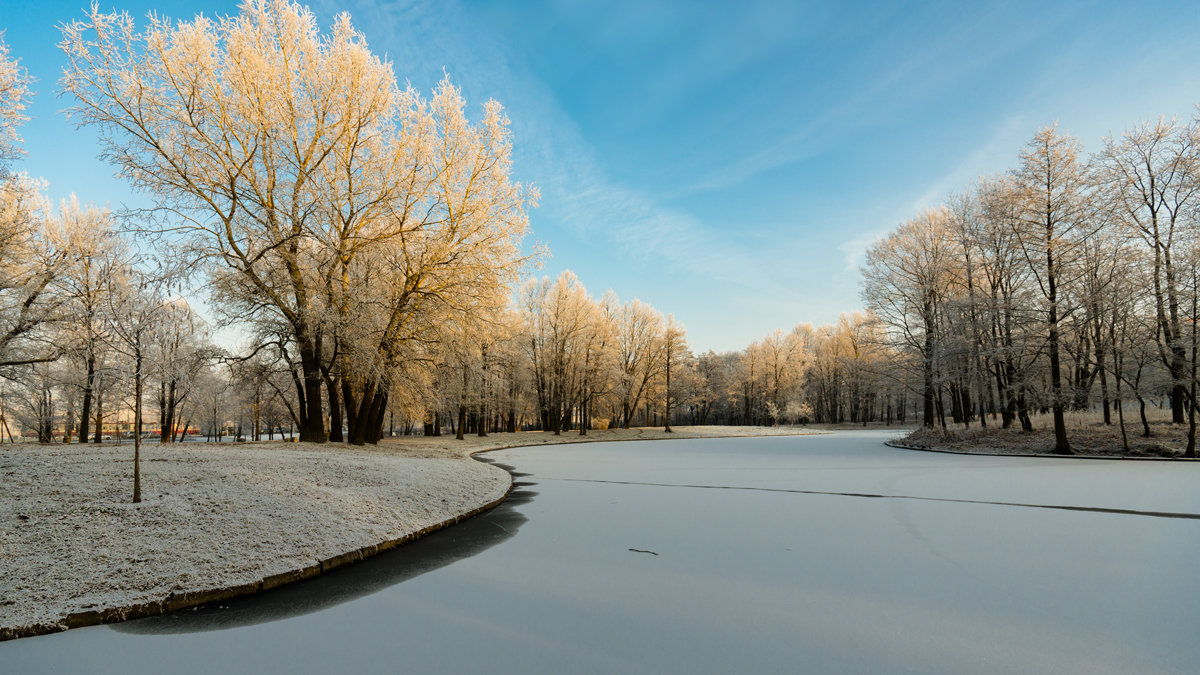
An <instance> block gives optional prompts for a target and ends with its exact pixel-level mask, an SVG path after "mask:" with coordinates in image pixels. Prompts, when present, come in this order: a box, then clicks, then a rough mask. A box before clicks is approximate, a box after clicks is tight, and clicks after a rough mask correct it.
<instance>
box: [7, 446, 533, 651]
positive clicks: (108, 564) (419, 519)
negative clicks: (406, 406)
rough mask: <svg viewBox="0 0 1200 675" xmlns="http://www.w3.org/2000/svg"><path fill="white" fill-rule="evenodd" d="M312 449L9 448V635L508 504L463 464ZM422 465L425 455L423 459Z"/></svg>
mask: <svg viewBox="0 0 1200 675" xmlns="http://www.w3.org/2000/svg"><path fill="white" fill-rule="evenodd" d="M391 447H394V446H387V445H385V446H384V448H385V450H384V451H379V450H376V451H374V452H372V451H365V450H355V449H348V448H346V447H342V446H334V445H326V446H321V447H317V446H308V445H307V444H289V445H285V444H278V443H277V444H241V445H225V444H214V445H212V446H208V445H205V444H200V443H188V444H179V445H166V446H164V445H159V444H146V445H144V446H143V450H142V465H141V466H142V468H141V473H142V501H141V503H139V504H133V503H130V502H131V498H132V491H133V446H132V445H129V444H125V445H119V446H118V445H114V444H103V445H99V446H97V445H70V446H62V445H49V446H36V445H17V446H5V447H3V449H0V486H2V492H3V495H2V496H0V523H2V524H3V525H2V526H0V627H8V628H17V627H23V626H31V625H48V626H54V625H56V624H60V623H61V622H62V621H63V620H64V618H65V617H66V616H67V615H69V614H72V613H75V612H81V611H86V610H103V609H106V608H113V607H127V606H132V605H137V604H141V603H146V602H155V601H161V600H163V599H165V598H167V597H168V596H170V595H172V594H179V593H182V592H184V591H200V590H208V589H218V588H228V587H232V586H238V585H241V584H247V583H256V582H257V581H259V580H261V579H263V578H264V577H267V576H270V575H274V574H279V573H283V572H289V571H293V570H298V569H302V568H305V567H309V566H312V565H315V564H317V563H318V562H319V561H321V560H324V559H327V558H331V557H333V556H336V555H341V554H343V553H346V552H348V551H353V550H355V549H358V548H362V547H365V546H371V545H375V544H378V543H380V542H383V541H387V540H392V539H398V538H401V537H404V536H406V535H408V534H410V533H413V532H416V531H418V530H421V529H423V528H426V527H430V526H432V525H435V524H438V523H441V522H444V521H446V520H449V519H453V518H454V517H456V516H458V515H460V514H462V513H465V512H469V511H471V510H473V509H477V508H480V507H482V506H485V505H487V504H489V503H491V502H494V501H496V500H497V499H499V498H501V497H502V496H503V495H504V493H505V492H506V491H507V490H508V487H509V485H510V482H511V480H510V478H509V476H508V474H507V473H506V472H504V471H503V470H501V469H499V468H497V467H494V466H489V465H486V464H483V463H481V462H476V461H474V460H472V459H469V458H468V457H466V455H465V453H463V452H451V451H440V452H438V451H434V450H431V449H428V448H422V452H418V453H405V452H403V451H399V452H395V453H390V452H388V451H387V450H386V448H391ZM414 454H415V455H416V456H412V455H414Z"/></svg>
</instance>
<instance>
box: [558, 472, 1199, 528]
mask: <svg viewBox="0 0 1200 675" xmlns="http://www.w3.org/2000/svg"><path fill="white" fill-rule="evenodd" d="M541 480H561V481H567V482H571V483H606V484H610V485H644V486H647V487H676V488H697V489H701V490H750V491H754V492H786V493H791V494H798V495H827V496H832V497H859V498H861V499H906V500H910V501H917V502H947V503H951V504H985V505H988V506H1013V507H1017V508H1025V509H1052V510H1058V511H1083V512H1086V513H1115V514H1118V515H1123V516H1147V517H1150V518H1183V519H1188V520H1200V513H1179V512H1174V511H1139V510H1137V509H1115V508H1107V507H1103V506H1069V505H1065V504H1023V503H1020V502H993V501H985V500H979V499H953V498H949V497H917V496H914V495H884V494H875V493H871V492H827V491H824V490H789V489H787V488H766V487H750V486H742V485H692V484H687V483H642V482H638V481H628V480H597V479H591V478H545V477H542V478H541Z"/></svg>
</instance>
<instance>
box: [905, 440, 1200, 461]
mask: <svg viewBox="0 0 1200 675" xmlns="http://www.w3.org/2000/svg"><path fill="white" fill-rule="evenodd" d="M883 444H884V445H886V446H888V447H892V448H896V449H899V450H916V451H918V452H940V453H942V454H945V455H977V456H982V457H1038V458H1040V459H1103V460H1109V461H1113V460H1115V461H1122V462H1124V461H1134V462H1137V461H1141V462H1195V461H1200V460H1197V459H1194V458H1188V457H1132V456H1129V455H1112V456H1109V455H1052V454H1049V453H1033V452H1001V451H998V450H954V449H951V448H931V447H929V446H926V445H912V444H908V443H902V442H901V441H899V440H890V441H884V442H883Z"/></svg>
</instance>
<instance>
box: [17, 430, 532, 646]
mask: <svg viewBox="0 0 1200 675" xmlns="http://www.w3.org/2000/svg"><path fill="white" fill-rule="evenodd" d="M493 449H494V450H502V449H507V448H493ZM491 450H492V449H488V450H479V451H476V452H472V453H471V456H472V457H474V456H475V455H477V454H480V453H483V452H491ZM505 473H508V472H507V471H506V472H505ZM512 488H513V484H512V475H511V474H510V475H509V480H508V489H507V490H505V491H504V495H502V496H501V497H500V498H499V499H497V500H495V501H492V502H490V503H488V504H484V505H483V506H480V507H477V508H474V509H471V510H469V511H466V512H464V513H461V514H458V515H456V516H454V517H453V518H447V519H446V520H443V521H441V522H439V523H435V524H433V525H429V526H427V527H423V528H420V529H418V530H415V531H413V532H409V533H408V534H405V535H403V536H401V537H397V538H395V539H388V540H386V541H382V542H380V543H378V544H371V545H369V546H363V547H361V548H357V549H355V550H353V551H348V552H346V553H342V554H340V555H335V556H331V557H329V558H326V559H324V560H321V561H319V562H317V563H316V564H313V565H309V566H307V567H302V568H300V569H296V570H290V571H287V572H280V573H278V574H271V575H268V576H266V577H263V578H262V579H260V580H258V581H255V582H251V583H246V584H237V585H234V586H227V587H219V588H209V589H203V590H197V591H182V592H179V593H171V594H170V595H168V596H167V597H165V598H163V599H162V600H159V601H151V602H143V603H138V604H135V605H128V606H123V607H107V608H104V609H100V610H85V611H82V612H74V613H72V614H68V615H67V616H66V618H65V619H64V620H63V621H61V622H58V623H36V624H30V625H26V626H16V627H6V626H0V641H4V640H12V639H15V638H22V637H33V636H35V635H47V634H50V633H59V632H62V631H64V630H69V629H71V628H82V627H84V626H95V625H99V624H105V623H117V622H119V621H129V620H132V619H142V618H145V617H148V616H156V615H159V614H166V613H168V612H174V611H177V610H180V609H187V608H189V607H198V606H200V605H207V604H210V603H214V602H220V601H222V600H230V599H233V598H238V597H243V596H248V595H254V594H256V593H262V592H263V591H269V590H271V589H273V588H278V587H280V586H283V585H286V584H290V583H295V582H297V581H303V580H305V579H311V578H313V577H315V576H318V575H321V574H325V573H327V572H330V571H332V570H335V569H337V568H339V567H342V566H344V565H349V564H351V563H355V562H358V561H360V560H364V559H366V558H370V557H372V556H374V555H376V554H379V553H383V552H384V551H390V550H392V549H394V548H396V547H398V546H401V545H403V544H407V543H408V542H411V541H414V540H416V539H419V538H421V537H423V536H425V535H427V534H430V533H432V532H436V531H437V530H441V529H444V528H447V527H450V526H451V525H455V524H457V523H460V522H462V521H464V520H466V519H468V518H471V517H474V516H477V515H479V514H481V513H483V512H484V511H489V510H491V509H494V508H496V507H497V506H499V505H500V504H501V503H503V502H504V500H505V499H508V495H509V494H510V493H511V492H512Z"/></svg>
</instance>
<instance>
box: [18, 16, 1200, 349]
mask: <svg viewBox="0 0 1200 675" xmlns="http://www.w3.org/2000/svg"><path fill="white" fill-rule="evenodd" d="M87 2H88V0H68V1H60V0H45V1H43V2H36V3H34V2H28V3H27V2H19V1H15V0H0V30H3V31H4V33H5V34H4V39H5V42H7V44H8V45H9V47H10V49H11V55H12V56H15V57H17V58H20V59H21V64H22V65H23V66H25V67H26V68H27V69H28V70H29V72H30V74H31V75H33V76H34V77H36V78H37V80H38V82H37V83H36V84H35V89H36V91H37V96H36V97H35V98H34V100H33V103H32V105H31V106H30V108H29V111H28V112H29V114H30V116H31V117H33V119H32V120H31V121H30V122H29V123H27V124H26V125H25V126H24V127H23V129H22V135H23V136H24V138H25V144H24V147H25V150H26V151H27V153H28V155H27V157H26V158H25V159H24V160H22V161H21V162H18V163H17V165H16V168H17V169H18V170H23V171H27V172H28V173H30V174H31V175H34V176H40V177H43V178H45V179H47V180H48V181H49V194H50V196H51V197H52V198H53V199H55V200H57V199H61V198H63V197H65V196H67V195H68V194H70V193H72V192H74V193H75V194H77V195H78V196H79V198H80V199H81V200H84V201H91V202H95V203H98V204H111V205H112V206H113V207H119V206H120V205H121V204H123V203H141V202H142V199H143V198H141V197H138V196H136V195H132V194H131V193H130V191H129V190H128V188H126V187H125V186H124V185H123V184H122V183H120V182H119V181H117V180H116V179H115V178H113V177H112V173H113V171H112V168H111V167H110V166H108V165H106V164H104V163H103V162H102V161H100V160H99V159H97V158H96V153H97V151H98V149H97V145H96V143H95V137H94V135H93V134H92V132H91V131H88V130H76V129H75V128H74V127H73V125H72V124H71V122H69V121H68V120H66V119H65V118H64V117H63V116H62V115H61V114H59V111H60V110H61V109H63V108H65V107H67V105H69V101H67V100H64V99H59V98H57V97H56V92H57V88H58V84H57V80H58V77H59V74H60V73H61V70H62V67H63V65H64V62H65V60H64V59H63V57H62V55H61V53H60V52H59V50H58V49H57V47H56V43H57V42H58V40H59V39H60V34H59V31H58V28H57V27H58V25H59V24H60V23H62V22H67V21H70V20H72V19H75V18H79V17H82V15H83V9H82V7H83V6H84V5H85V4H86V3H87ZM309 4H310V6H311V8H312V9H313V11H314V12H316V13H317V15H318V20H319V22H320V23H321V25H322V26H323V27H327V26H328V25H329V24H330V22H331V20H332V17H333V15H334V14H335V13H336V12H338V11H343V10H344V11H348V12H350V14H351V17H352V18H353V20H354V23H355V25H356V27H357V28H358V29H359V30H361V31H362V32H363V33H364V34H365V35H366V37H367V40H368V43H369V44H370V45H371V47H372V49H373V50H374V51H375V52H376V53H378V54H386V56H387V57H388V58H389V59H390V60H391V61H392V62H393V65H394V68H395V71H396V74H397V77H398V78H399V79H400V81H401V82H403V81H405V80H407V81H409V82H411V83H412V84H413V85H414V86H415V87H417V88H418V89H421V90H423V91H425V92H429V91H430V90H431V89H432V87H433V85H434V84H435V83H436V82H437V81H438V80H439V79H441V77H442V75H443V72H444V73H446V74H448V75H449V76H450V78H451V80H452V81H454V82H455V83H456V84H458V85H459V86H461V87H462V89H463V94H464V96H465V97H466V99H467V100H468V102H469V103H470V104H471V105H472V106H477V105H478V104H480V103H483V102H484V101H485V100H487V99H488V98H495V99H496V100H498V101H500V102H501V103H502V104H504V106H505V107H506V109H507V112H508V115H509V117H510V118H511V120H512V129H513V132H514V148H515V165H514V171H515V177H516V178H517V179H518V180H521V181H523V182H529V183H533V184H536V185H537V186H539V187H540V189H541V193H542V198H541V203H540V206H539V207H538V208H537V209H534V210H533V211H532V213H531V218H530V220H531V224H532V230H533V231H532V235H531V237H530V240H529V243H530V244H531V245H532V244H534V243H542V244H545V245H546V246H547V247H548V248H549V249H550V251H551V253H552V256H551V257H549V258H547V259H545V260H544V264H543V267H542V269H540V270H537V271H536V274H538V275H543V274H545V275H550V276H556V275H557V274H558V273H559V272H561V271H562V270H564V269H571V270H573V271H574V272H575V273H576V274H578V275H579V278H580V280H581V281H582V282H583V283H584V285H586V286H587V288H588V289H589V291H590V292H591V293H592V294H593V295H594V296H596V297H599V296H600V295H601V294H602V293H603V292H604V291H605V289H608V288H612V289H613V290H615V291H616V292H617V294H618V295H619V296H620V297H621V299H622V300H628V299H632V298H635V297H637V298H640V299H642V300H644V301H647V302H649V303H651V304H652V305H654V306H655V307H656V308H658V309H660V310H661V311H663V312H664V313H665V312H671V313H673V314H674V315H675V316H676V318H677V319H679V320H680V321H682V322H683V323H684V325H685V326H687V328H688V334H689V339H690V341H691V343H692V346H693V348H694V349H696V350H697V351H704V350H708V349H714V350H717V351H723V350H732V349H741V348H743V347H744V346H746V345H747V344H748V343H750V342H752V341H754V340H757V339H760V338H761V337H763V336H764V335H766V334H768V333H769V332H771V331H772V330H774V329H776V328H782V329H785V330H786V329H789V328H791V327H792V326H794V325H796V324H798V323H804V322H812V323H828V322H832V321H834V320H835V319H836V318H837V316H838V314H839V313H841V312H846V311H853V310H856V309H858V308H860V307H861V301H860V299H859V296H858V279H859V275H858V265H859V263H860V262H861V256H862V252H863V250H864V249H865V247H866V246H867V245H869V244H870V242H871V241H873V240H874V239H875V238H876V237H878V236H880V235H883V234H886V233H887V232H888V231H889V230H890V229H892V228H893V227H895V226H896V225H898V224H899V223H901V222H902V221H904V220H906V219H907V218H909V217H911V216H913V215H916V214H917V213H918V212H919V211H920V210H921V209H924V208H928V207H932V206H936V205H937V204H938V203H940V201H941V200H942V199H944V198H945V197H946V196H947V195H949V194H950V193H952V192H954V191H956V190H960V189H962V188H964V187H965V186H966V185H967V184H968V182H969V181H970V180H971V179H972V178H974V177H976V176H979V175H984V174H991V173H997V172H1002V171H1005V170H1007V169H1008V168H1010V167H1012V166H1013V165H1014V164H1015V163H1016V157H1017V153H1018V152H1019V150H1020V148H1021V146H1022V144H1023V143H1024V142H1025V141H1026V140H1027V139H1028V138H1029V137H1030V136H1032V134H1033V132H1034V131H1035V130H1036V129H1037V128H1038V127H1041V126H1045V125H1048V124H1053V123H1058V125H1059V127H1060V129H1062V130H1065V131H1067V132H1069V133H1071V134H1073V135H1076V136H1078V137H1079V138H1080V140H1081V141H1082V142H1083V143H1084V146H1085V147H1086V148H1087V149H1089V150H1090V149H1095V148H1097V147H1098V146H1099V143H1100V140H1101V138H1102V137H1103V136H1104V135H1105V134H1108V133H1114V134H1119V133H1120V132H1121V131H1122V130H1124V129H1126V128H1127V127H1129V126H1131V125H1132V124H1134V123H1136V122H1138V121H1139V120H1145V119H1153V118H1157V117H1159V116H1165V117H1172V116H1177V117H1180V118H1188V117H1191V116H1192V115H1194V114H1195V110H1196V109H1195V104H1196V103H1200V40H1197V39H1196V36H1197V35H1200V7H1198V6H1197V5H1195V4H1194V3H1189V2H1143V3H1117V2H1088V3H1072V2H1065V3H1047V4H1045V5H1044V4H1043V3H1040V2H1002V3H989V4H985V3H963V2H921V3H916V2H880V3H861V4H857V5H853V6H848V5H847V3H840V2H817V3H801V2H759V1H756V0H748V1H744V2H736V3H734V2H687V1H677V2H604V3H601V2H553V1H548V2H541V1H529V2H505V1H503V0H479V1H476V2H457V1H453V0H451V1H446V2H404V1H400V2H365V1H362V2H360V1H354V0H342V1H336V2H335V1H333V0H313V1H312V2H310V3H309ZM100 5H101V8H102V9H109V8H112V7H116V8H117V9H123V10H127V11H129V12H130V13H131V14H133V15H134V16H135V17H138V18H141V17H144V16H145V14H146V12H147V11H149V10H151V9H154V10H156V11H157V12H158V13H159V14H162V15H166V16H170V17H172V18H187V19H190V18H192V17H194V16H195V15H196V14H197V13H199V12H203V13H204V14H206V15H209V16H217V15H223V14H230V13H235V12H236V10H237V3H236V2H231V1H228V0H172V1H159V2H153V1H151V2H148V1H146V0H129V1H128V2H123V1H122V0H104V1H103V2H101V3H100ZM475 110H478V108H477V107H475Z"/></svg>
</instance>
